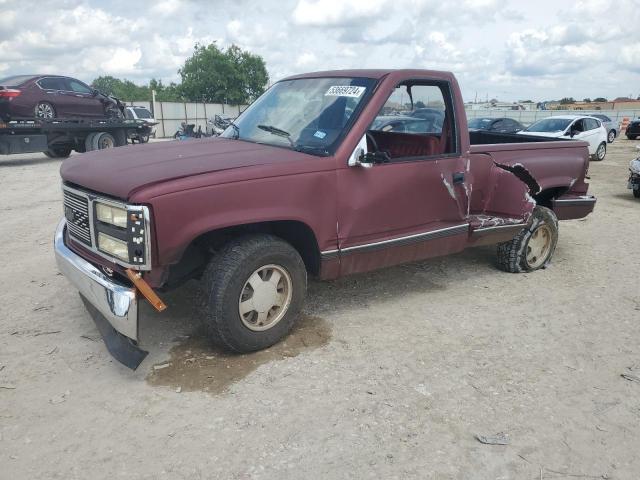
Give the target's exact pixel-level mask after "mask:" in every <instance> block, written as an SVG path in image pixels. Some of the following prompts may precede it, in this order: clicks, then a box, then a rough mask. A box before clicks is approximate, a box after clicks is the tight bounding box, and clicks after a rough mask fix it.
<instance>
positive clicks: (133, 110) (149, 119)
mask: <svg viewBox="0 0 640 480" xmlns="http://www.w3.org/2000/svg"><path fill="white" fill-rule="evenodd" d="M124 116H125V118H127V119H129V120H144V122H145V123H147V124H148V125H149V127H150V130H149V134H148V135H138V136H135V137H131V139H132V140H137V141H139V142H140V143H147V142H148V141H149V136H153V137H155V136H156V125H157V124H158V122H156V119H155V118H153V114H152V113H151V111H150V110H149V109H148V108H146V107H138V106H135V105H132V106H129V107H126V108H125V109H124Z"/></svg>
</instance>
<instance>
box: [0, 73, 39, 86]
mask: <svg viewBox="0 0 640 480" xmlns="http://www.w3.org/2000/svg"><path fill="white" fill-rule="evenodd" d="M32 78H35V77H34V76H33V75H17V76H14V77H7V78H3V79H2V80H0V85H4V86H5V87H17V86H20V85H22V84H23V83H24V82H27V81H29V80H31V79H32Z"/></svg>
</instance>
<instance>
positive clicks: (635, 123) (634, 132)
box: [625, 117, 640, 140]
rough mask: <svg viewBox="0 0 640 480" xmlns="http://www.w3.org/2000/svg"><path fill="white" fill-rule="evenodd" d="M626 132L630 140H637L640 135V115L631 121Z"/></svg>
mask: <svg viewBox="0 0 640 480" xmlns="http://www.w3.org/2000/svg"><path fill="white" fill-rule="evenodd" d="M625 134H626V135H627V138H628V139H629V140H635V139H636V138H638V137H640V117H638V118H636V119H635V120H631V121H630V122H629V125H627V130H626V132H625Z"/></svg>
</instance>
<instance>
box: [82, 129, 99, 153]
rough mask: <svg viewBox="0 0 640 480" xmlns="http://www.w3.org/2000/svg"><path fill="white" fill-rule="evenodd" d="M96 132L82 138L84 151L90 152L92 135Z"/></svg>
mask: <svg viewBox="0 0 640 480" xmlns="http://www.w3.org/2000/svg"><path fill="white" fill-rule="evenodd" d="M95 136H96V134H95V132H93V133H90V134H89V135H87V137H86V138H85V139H84V151H85V152H90V151H92V150H93V137H95Z"/></svg>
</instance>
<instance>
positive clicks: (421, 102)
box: [416, 100, 426, 108]
mask: <svg viewBox="0 0 640 480" xmlns="http://www.w3.org/2000/svg"><path fill="white" fill-rule="evenodd" d="M425 107H426V105H425V104H424V102H423V101H422V100H418V101H417V102H416V108H425Z"/></svg>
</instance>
